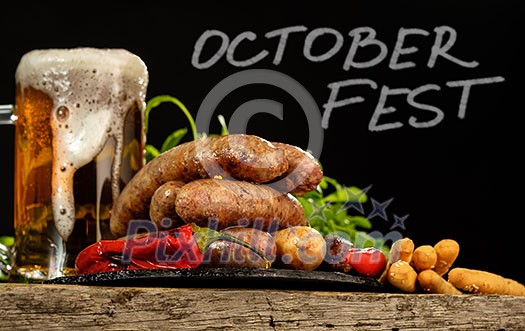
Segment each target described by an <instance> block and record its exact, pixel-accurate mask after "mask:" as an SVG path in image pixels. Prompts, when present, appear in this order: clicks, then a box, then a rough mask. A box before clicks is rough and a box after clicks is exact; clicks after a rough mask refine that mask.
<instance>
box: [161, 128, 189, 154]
mask: <svg viewBox="0 0 525 331" xmlns="http://www.w3.org/2000/svg"><path fill="white" fill-rule="evenodd" d="M186 133H188V129H186V128H182V129H179V130H177V131H175V132H173V133H172V134H170V135H169V136H168V138H166V140H164V143H163V144H162V147H161V149H160V152H161V153H164V152H165V151H167V150H168V149H170V148H172V147H175V146H177V145H178V144H179V142H180V141H181V139H182V138H184V136H185V135H186Z"/></svg>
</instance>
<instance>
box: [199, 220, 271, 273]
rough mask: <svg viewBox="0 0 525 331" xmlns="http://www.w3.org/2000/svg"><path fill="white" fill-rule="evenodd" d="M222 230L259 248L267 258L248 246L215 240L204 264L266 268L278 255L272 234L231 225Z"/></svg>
mask: <svg viewBox="0 0 525 331" xmlns="http://www.w3.org/2000/svg"><path fill="white" fill-rule="evenodd" d="M221 232H224V233H228V234H230V235H232V236H234V237H236V238H237V239H240V240H242V241H244V242H246V243H248V244H250V245H251V246H253V247H254V248H256V249H258V250H259V251H261V252H262V253H263V255H264V256H265V257H266V260H265V259H264V258H263V257H262V256H260V255H258V254H257V253H255V252H254V251H253V250H251V249H250V248H248V247H245V246H242V245H240V244H237V243H234V242H231V241H228V240H217V241H214V242H213V243H212V244H211V245H210V246H209V247H208V250H207V251H206V254H205V256H204V262H203V265H205V266H209V267H220V268H266V267H267V264H266V262H267V261H269V262H273V261H274V260H275V256H276V246H275V240H274V238H273V237H272V235H271V234H269V233H268V232H265V231H261V230H258V229H255V228H245V227H240V226H236V227H230V228H226V229H224V230H222V231H221Z"/></svg>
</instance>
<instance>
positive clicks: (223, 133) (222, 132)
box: [217, 115, 230, 136]
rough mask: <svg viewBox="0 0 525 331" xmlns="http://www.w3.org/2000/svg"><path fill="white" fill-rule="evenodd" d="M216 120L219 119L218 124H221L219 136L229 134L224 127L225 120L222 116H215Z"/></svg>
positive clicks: (225, 126)
mask: <svg viewBox="0 0 525 331" xmlns="http://www.w3.org/2000/svg"><path fill="white" fill-rule="evenodd" d="M217 118H218V119H219V123H221V136H226V135H228V134H230V133H229V132H228V125H226V120H225V119H224V116H222V115H219V116H217Z"/></svg>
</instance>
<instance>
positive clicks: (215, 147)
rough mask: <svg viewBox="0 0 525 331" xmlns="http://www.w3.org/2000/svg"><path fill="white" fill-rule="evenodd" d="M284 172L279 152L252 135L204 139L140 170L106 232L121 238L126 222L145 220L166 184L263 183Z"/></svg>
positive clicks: (113, 212) (119, 201)
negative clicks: (207, 181) (199, 181)
mask: <svg viewBox="0 0 525 331" xmlns="http://www.w3.org/2000/svg"><path fill="white" fill-rule="evenodd" d="M287 168H288V163H287V161H286V159H285V157H284V152H283V150H281V149H278V148H276V147H274V146H273V145H272V144H271V143H270V142H268V141H267V140H264V139H262V138H259V137H257V136H252V135H243V134H232V135H227V136H220V137H208V138H202V139H199V140H195V141H191V142H187V143H184V144H181V145H178V146H175V147H173V148H172V149H170V150H168V151H166V152H164V153H162V154H161V155H159V156H158V157H156V158H155V159H153V160H152V161H151V162H149V163H148V164H146V165H145V166H144V167H142V168H141V169H140V170H139V172H137V173H136V174H135V176H134V177H133V178H132V179H131V180H130V181H129V183H128V184H127V185H126V186H125V187H124V189H123V190H122V192H121V194H120V196H119V197H118V198H117V200H116V201H115V202H114V204H113V207H112V210H111V218H110V230H111V232H112V233H113V234H114V235H115V236H122V235H125V234H126V231H127V228H128V223H129V221H130V220H132V219H146V218H147V217H148V214H149V205H150V202H151V197H152V196H153V193H154V192H155V190H156V189H157V188H158V187H159V186H160V185H162V184H164V183H166V182H168V181H172V180H176V181H182V182H185V183H187V182H190V181H192V180H194V179H198V178H207V177H212V178H213V177H215V176H222V177H223V178H227V177H229V176H232V177H234V178H237V179H241V180H246V181H251V182H256V183H264V182H268V181H271V180H273V179H275V178H276V177H278V176H280V175H281V174H283V173H284V172H285V171H286V169H287Z"/></svg>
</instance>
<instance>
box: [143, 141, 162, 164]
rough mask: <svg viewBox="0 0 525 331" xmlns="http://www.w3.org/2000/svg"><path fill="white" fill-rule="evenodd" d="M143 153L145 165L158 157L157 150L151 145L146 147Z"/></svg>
mask: <svg viewBox="0 0 525 331" xmlns="http://www.w3.org/2000/svg"><path fill="white" fill-rule="evenodd" d="M144 151H145V152H146V163H148V162H149V161H151V160H153V159H154V158H156V157H157V156H159V155H160V152H159V150H158V149H157V148H155V146H153V145H146V147H144Z"/></svg>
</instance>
